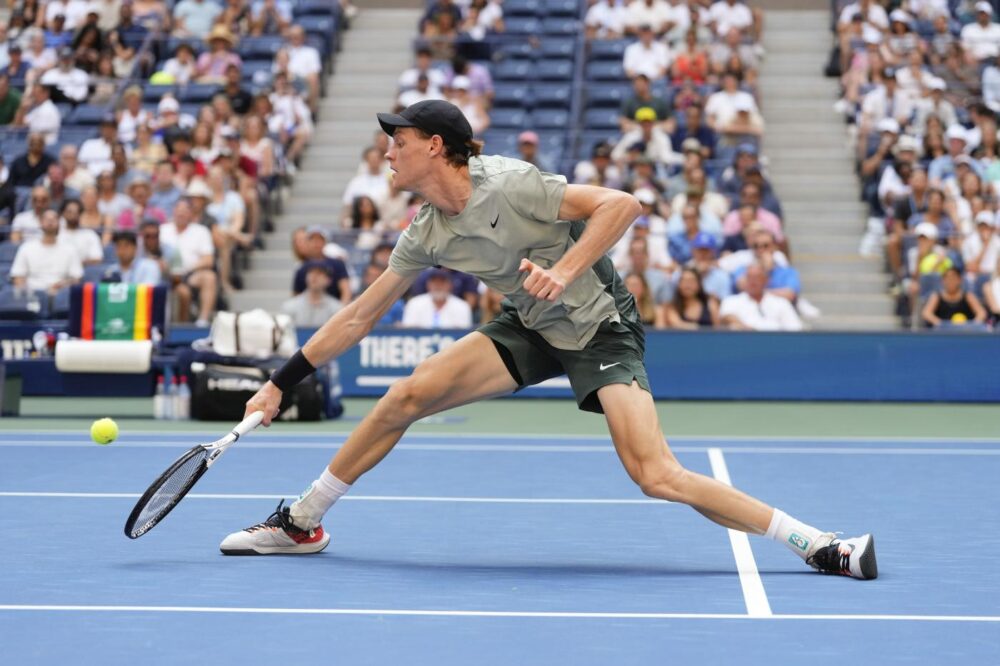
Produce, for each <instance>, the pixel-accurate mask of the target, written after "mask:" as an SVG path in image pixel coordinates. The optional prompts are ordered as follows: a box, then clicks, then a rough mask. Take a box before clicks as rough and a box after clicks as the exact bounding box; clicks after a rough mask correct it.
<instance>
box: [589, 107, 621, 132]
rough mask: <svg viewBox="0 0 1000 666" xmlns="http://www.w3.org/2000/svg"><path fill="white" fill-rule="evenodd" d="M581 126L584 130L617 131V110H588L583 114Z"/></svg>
mask: <svg viewBox="0 0 1000 666" xmlns="http://www.w3.org/2000/svg"><path fill="white" fill-rule="evenodd" d="M583 126H584V127H585V128H586V129H596V130H605V129H608V130H616V129H618V110H617V109H588V110H587V111H586V112H585V113H584V114H583Z"/></svg>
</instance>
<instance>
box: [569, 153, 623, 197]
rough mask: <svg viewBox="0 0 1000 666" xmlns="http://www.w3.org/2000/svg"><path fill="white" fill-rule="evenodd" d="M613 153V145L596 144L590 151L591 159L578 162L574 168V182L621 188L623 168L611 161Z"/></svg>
mask: <svg viewBox="0 0 1000 666" xmlns="http://www.w3.org/2000/svg"><path fill="white" fill-rule="evenodd" d="M611 153H612V149H611V146H609V145H608V144H607V143H604V142H599V143H596V144H594V147H593V149H592V150H591V152H590V160H589V161H586V160H585V161H583V162H580V163H578V164H577V165H576V167H575V168H574V169H573V182H574V183H577V184H582V185H598V186H600V187H610V188H612V189H620V188H621V186H622V175H621V170H620V169H619V168H618V166H617V165H615V164H614V163H613V162H612V161H611Z"/></svg>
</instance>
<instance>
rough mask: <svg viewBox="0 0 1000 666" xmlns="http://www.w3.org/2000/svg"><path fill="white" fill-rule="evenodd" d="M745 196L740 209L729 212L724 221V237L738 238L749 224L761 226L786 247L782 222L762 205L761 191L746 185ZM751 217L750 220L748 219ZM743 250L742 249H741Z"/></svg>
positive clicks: (749, 184)
mask: <svg viewBox="0 0 1000 666" xmlns="http://www.w3.org/2000/svg"><path fill="white" fill-rule="evenodd" d="M743 187H744V189H743V193H744V196H743V197H741V199H740V205H739V207H738V208H736V209H734V210H732V211H730V212H729V214H727V215H726V217H725V218H724V219H723V220H722V233H723V235H724V236H736V235H741V234H742V233H743V229H744V228H745V227H746V226H747V225H748V224H753V223H756V224H759V225H760V226H761V228H762V229H765V230H767V231H768V232H770V233H771V235H772V236H774V238H775V240H776V241H777V243H778V244H779V245H780V246H782V247H785V245H786V242H785V234H784V232H783V231H782V228H781V220H780V219H778V216H777V215H775V214H774V213H772V212H771V211H769V210H767V209H766V208H763V207H762V206H761V205H760V189H759V188H758V187H757V186H756V185H754V184H753V183H746V184H745V185H744V186H743ZM748 217H749V219H747V218H748ZM741 249H742V248H741Z"/></svg>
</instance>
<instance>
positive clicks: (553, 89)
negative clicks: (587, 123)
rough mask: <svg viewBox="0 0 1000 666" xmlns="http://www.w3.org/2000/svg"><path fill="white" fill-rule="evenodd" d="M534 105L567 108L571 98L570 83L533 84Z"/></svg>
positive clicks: (571, 89)
mask: <svg viewBox="0 0 1000 666" xmlns="http://www.w3.org/2000/svg"><path fill="white" fill-rule="evenodd" d="M533 92H534V95H533V100H534V104H535V106H539V107H550V108H551V107H555V108H560V109H568V108H569V106H570V103H571V102H572V100H573V85H572V84H570V83H555V82H553V83H545V84H539V85H536V86H534V88H533Z"/></svg>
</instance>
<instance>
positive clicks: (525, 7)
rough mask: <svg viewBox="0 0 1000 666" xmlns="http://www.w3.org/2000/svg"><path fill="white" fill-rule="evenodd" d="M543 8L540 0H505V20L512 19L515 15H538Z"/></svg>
mask: <svg viewBox="0 0 1000 666" xmlns="http://www.w3.org/2000/svg"><path fill="white" fill-rule="evenodd" d="M541 8H542V3H541V2H539V0H504V3H503V15H504V19H505V20H508V21H509V20H510V18H512V17H514V16H529V17H535V16H538V13H539V11H540V10H541Z"/></svg>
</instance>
